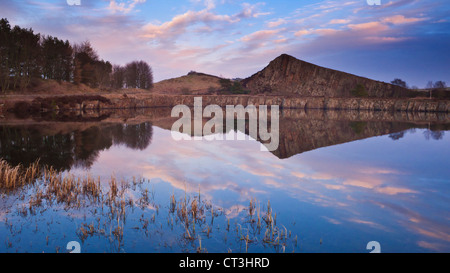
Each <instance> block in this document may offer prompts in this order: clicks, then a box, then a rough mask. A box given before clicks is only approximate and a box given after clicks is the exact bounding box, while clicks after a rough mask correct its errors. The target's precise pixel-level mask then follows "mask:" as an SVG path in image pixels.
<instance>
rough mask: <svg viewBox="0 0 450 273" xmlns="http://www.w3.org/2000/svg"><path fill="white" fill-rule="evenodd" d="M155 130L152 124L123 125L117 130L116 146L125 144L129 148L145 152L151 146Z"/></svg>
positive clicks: (115, 136) (115, 135)
mask: <svg viewBox="0 0 450 273" xmlns="http://www.w3.org/2000/svg"><path fill="white" fill-rule="evenodd" d="M152 135H153V129H152V125H151V124H150V123H141V124H138V125H128V124H125V125H122V126H118V127H117V128H115V133H114V139H113V141H114V144H125V146H127V147H128V148H131V149H135V150H144V149H145V148H147V147H148V145H150V142H151V140H152Z"/></svg>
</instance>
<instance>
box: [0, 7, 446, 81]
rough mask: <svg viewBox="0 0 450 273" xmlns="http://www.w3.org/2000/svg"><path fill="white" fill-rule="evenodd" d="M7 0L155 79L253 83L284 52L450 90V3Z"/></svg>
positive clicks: (13, 12)
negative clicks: (76, 0) (200, 76)
mask: <svg viewBox="0 0 450 273" xmlns="http://www.w3.org/2000/svg"><path fill="white" fill-rule="evenodd" d="M80 1H81V5H80V6H70V5H68V4H67V1H66V0H23V1H13V0H2V1H0V17H3V18H5V17H6V18H8V20H9V21H10V22H11V24H13V25H16V24H17V25H20V26H22V27H32V28H33V29H34V30H35V31H36V32H40V33H42V34H46V35H53V36H57V37H59V38H61V39H68V40H70V41H71V42H82V41H84V40H90V41H91V43H92V44H93V46H94V47H95V48H96V49H97V51H98V53H99V55H100V57H101V58H103V59H105V60H109V61H111V62H113V63H115V64H125V63H127V62H129V61H132V60H145V61H147V62H148V63H150V64H151V66H152V68H153V70H154V76H155V81H159V80H163V79H167V78H171V77H177V76H181V75H185V74H186V73H187V72H189V71H190V70H195V71H199V72H205V73H210V74H215V75H219V76H220V75H222V76H224V77H248V76H250V75H252V74H253V73H255V72H257V71H259V70H261V69H262V68H263V67H265V66H266V65H267V64H268V63H269V62H270V60H272V59H274V58H276V57H277V56H279V55H281V54H282V53H287V54H290V55H293V56H294V57H296V58H299V59H302V60H305V61H308V62H312V63H315V64H318V65H321V66H325V67H329V68H333V69H337V70H341V71H345V72H349V73H352V74H356V75H360V76H364V77H368V78H372V79H376V80H380V81H386V82H389V81H391V80H393V79H394V78H397V77H399V78H402V79H404V80H405V81H406V82H407V83H408V84H409V85H416V86H419V87H423V86H425V84H426V82H427V81H429V80H432V81H437V80H444V81H446V82H447V84H450V73H449V71H450V54H449V48H450V2H449V1H445V0H439V1H418V0H396V1H394V0H392V1H388V0H381V5H377V6H370V5H368V4H367V0H344V1H328V0H325V1H301V0H297V1H285V0H282V1H280V0H278V1H273V0H267V1H236V0H186V1H175V0H165V1H155V0H80Z"/></svg>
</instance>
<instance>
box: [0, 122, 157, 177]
mask: <svg viewBox="0 0 450 273" xmlns="http://www.w3.org/2000/svg"><path fill="white" fill-rule="evenodd" d="M152 134H153V131H152V125H151V123H142V124H138V125H128V124H117V125H112V126H93V127H90V128H88V129H85V130H74V131H72V132H69V133H57V134H48V133H47V134H45V133H42V130H40V128H36V127H34V128H29V127H10V126H2V127H0V157H1V158H3V159H5V160H7V161H8V162H9V163H10V164H12V165H18V164H20V163H21V164H23V165H29V164H30V163H32V162H34V161H36V160H37V159H38V158H40V162H41V164H45V165H49V166H53V167H54V168H56V169H58V170H68V169H70V168H71V167H72V166H75V167H83V168H89V167H90V166H92V164H93V163H94V162H95V160H96V159H97V157H98V154H99V152H100V151H103V150H105V149H109V148H110V147H111V146H112V145H118V144H124V145H125V146H126V147H128V148H130V149H139V150H143V149H145V148H147V147H148V145H150V143H151V139H152Z"/></svg>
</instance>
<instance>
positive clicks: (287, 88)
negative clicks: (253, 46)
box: [242, 54, 416, 98]
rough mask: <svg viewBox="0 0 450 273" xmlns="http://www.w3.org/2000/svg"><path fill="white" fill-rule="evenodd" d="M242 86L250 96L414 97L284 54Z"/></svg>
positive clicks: (397, 87) (402, 91)
mask: <svg viewBox="0 0 450 273" xmlns="http://www.w3.org/2000/svg"><path fill="white" fill-rule="evenodd" d="M242 84H243V86H244V87H245V88H247V89H249V90H250V91H251V92H252V93H253V94H261V93H271V94H282V95H297V96H302V97H353V96H368V97H376V98H400V97H407V96H415V95H416V94H415V93H414V92H413V91H410V90H408V89H406V88H403V87H400V86H396V85H392V84H388V83H384V82H379V81H374V80H371V79H367V78H363V77H359V76H355V75H352V74H348V73H345V72H341V71H337V70H333V69H329V68H324V67H320V66H317V65H314V64H311V63H308V62H304V61H301V60H298V59H296V58H294V57H292V56H289V55H286V54H283V55H281V56H279V57H278V58H276V59H274V60H273V61H272V62H270V64H269V65H268V66H267V67H266V68H264V69H263V70H261V71H260V72H258V73H256V74H254V75H253V76H251V77H249V78H247V79H245V80H243V81H242ZM358 88H360V89H361V90H358Z"/></svg>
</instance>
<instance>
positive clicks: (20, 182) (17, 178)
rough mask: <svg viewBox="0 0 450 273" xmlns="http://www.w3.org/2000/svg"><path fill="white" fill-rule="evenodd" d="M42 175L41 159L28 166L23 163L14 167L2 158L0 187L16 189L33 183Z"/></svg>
mask: <svg viewBox="0 0 450 273" xmlns="http://www.w3.org/2000/svg"><path fill="white" fill-rule="evenodd" d="M40 176H41V171H40V168H39V161H36V162H34V163H32V164H30V166H28V167H24V166H22V165H17V166H15V167H13V166H11V165H10V164H9V163H8V162H6V161H5V160H3V159H0V189H3V190H14V189H17V188H20V187H22V186H24V185H27V184H30V183H33V182H34V181H35V180H36V179H37V178H38V177H40Z"/></svg>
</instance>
